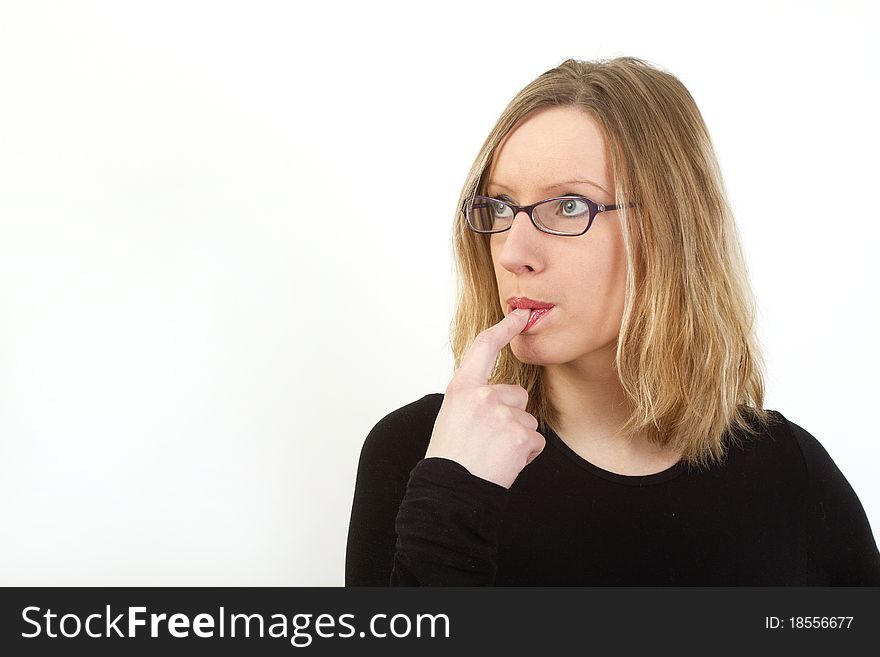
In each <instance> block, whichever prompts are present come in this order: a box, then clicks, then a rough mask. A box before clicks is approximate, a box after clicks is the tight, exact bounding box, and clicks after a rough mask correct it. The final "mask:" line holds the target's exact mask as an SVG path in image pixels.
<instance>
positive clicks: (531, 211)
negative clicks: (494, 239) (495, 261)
mask: <svg viewBox="0 0 880 657" xmlns="http://www.w3.org/2000/svg"><path fill="white" fill-rule="evenodd" d="M566 199H577V200H579V201H584V202H585V203H586V204H587V207H588V208H590V220H589V221H588V222H587V227H586V228H584V229H583V230H582V231H581V232H579V233H563V232H560V231H557V230H553V229H551V228H547V227H546V226H543V225H541V224H540V223H538V221H537V220H536V219H535V208H536V207H538V206H539V205H543V204H544V203H550V202H551V201H562V200H566ZM478 201H492V202H493V203H501V204H503V205H506V206H507V207H509V208H511V209H512V210H513V218H512V219H511V220H510V225H509V226H508V227H507V228H500V229H498V230H482V229H479V228H477V227H476V226H474V225H473V224H472V223H471V216H470V212H469V211H468V210H469V209H470V208H471V207H472V206H473V204H474V203H477V202H478ZM478 207H486V206H485V205H480V206H478ZM634 207H637V204H636V203H623V204H617V205H605V204H603V203H596V201H593V200H592V199H589V198H587V197H586V196H581V195H580V194H566V195H565V196H555V197H553V198H548V199H545V200H543V201H538V202H537V203H532V204H531V205H516V204H515V203H511V202H510V201H502V200H501V199H498V198H494V197H492V196H482V195H474V196H473V197H471V198H469V199H466V200H465V202H464V204H463V205H462V207H461V212H462V214H464V216H465V221H466V222H467V226H468V228H470V229H471V230H472V231H474V232H475V233H480V234H481V235H494V234H495V233H503V232H504V231H506V230H510V229H511V228H513V220H514V219H516V217H517V215H518V214H519V213H520V212H525V213H526V214H527V215H528V216H529V219H531V221H532V225H533V226H534V227H535V228H537V229H538V230H540V231H541V232H542V233H547V234H548V235H559V236H560V237H580V236H581V235H583V234H584V233H586V232H587V231H588V230H590V226H592V225H593V220H594V219H595V218H596V215H597V214H599V213H600V212H610V211H612V210H620V209H622V208H634Z"/></svg>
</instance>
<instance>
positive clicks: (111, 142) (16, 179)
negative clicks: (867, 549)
mask: <svg viewBox="0 0 880 657" xmlns="http://www.w3.org/2000/svg"><path fill="white" fill-rule="evenodd" d="M874 6H876V5H874ZM877 19H878V15H877V10H876V9H875V8H874V7H872V6H871V3H869V2H863V3H860V2H852V1H851V2H846V1H842V0H835V2H830V1H829V2H821V3H820V2H768V1H767V0H763V1H761V2H754V3H748V2H738V3H735V4H733V3H730V4H728V5H727V6H726V7H724V8H718V7H716V6H715V5H714V3H704V2H662V3H656V2H634V1H630V2H623V1H618V2H614V3H604V2H603V3H589V2H560V1H554V0H545V1H543V2H539V3H535V2H521V3H520V2H517V3H511V2H510V1H502V2H478V3H474V2H466V3H459V4H456V3H449V2H447V3H444V5H443V8H442V9H441V8H440V6H439V5H437V6H436V7H432V8H428V7H424V6H422V5H420V4H418V3H405V2H399V3H390V2H385V3H382V2H369V3H356V2H350V3H332V2H328V3H323V4H321V5H320V6H319V5H318V4H317V3H303V2H293V1H291V2H254V1H252V0H249V1H243V0H242V1H240V2H217V1H205V2H192V1H189V2H188V1H181V0H174V1H167V0H165V1H157V0H150V1H149V2H146V1H144V2H136V1H129V2H120V1H118V0H107V1H105V2H98V1H82V2H45V1H35V0H21V1H0V95H2V99H0V523H2V532H3V540H2V541H0V584H3V585H74V584H77V585H217V586H221V585H255V586H257V585H259V586H274V585H287V586H324V585H327V586H337V585H342V584H343V565H344V556H345V542H346V535H347V530H348V520H349V513H350V509H351V500H352V494H353V489H354V479H355V472H356V467H357V459H358V456H359V452H360V448H361V445H362V443H363V440H364V438H365V437H366V435H367V433H368V432H369V430H370V429H371V428H372V427H373V425H374V424H375V423H376V422H377V421H378V420H379V419H380V418H381V417H382V416H384V415H385V414H387V413H388V412H390V411H392V410H394V409H395V408H398V407H400V406H402V405H403V404H406V403H409V402H411V401H414V400H416V399H419V398H420V397H422V396H423V395H425V394H427V393H430V392H442V391H443V389H444V388H445V386H446V383H447V382H448V380H449V378H450V377H451V375H452V357H451V354H450V351H449V345H448V342H447V339H448V333H447V331H448V327H449V322H450V320H451V317H452V303H453V299H454V289H455V288H454V279H453V265H452V251H451V222H452V220H453V218H454V213H455V204H456V201H457V199H458V194H459V191H460V188H461V185H462V184H463V182H464V177H465V174H466V173H467V171H468V168H469V167H470V164H471V162H472V160H473V158H474V156H475V155H476V153H477V150H478V148H479V146H480V144H481V143H482V141H483V139H484V138H485V137H486V135H487V134H488V131H489V129H490V128H491V126H492V124H493V123H494V121H495V120H496V118H497V117H498V115H499V113H500V112H501V110H502V109H503V107H504V106H505V105H506V103H507V102H508V101H509V99H510V98H511V97H512V96H513V95H514V94H515V93H516V92H517V91H518V90H519V89H520V88H521V87H522V86H524V85H525V84H526V83H527V82H529V81H530V80H531V79H533V78H534V77H535V76H537V75H538V74H540V73H541V72H543V71H545V70H547V69H549V68H551V67H553V66H555V65H557V64H559V63H560V62H561V61H562V60H563V59H565V58H566V57H574V58H578V59H593V58H597V57H609V56H616V55H634V56H637V57H642V58H644V59H647V60H649V61H651V62H653V63H655V64H657V65H659V66H661V67H663V68H666V69H667V70H669V71H671V72H672V73H674V74H675V75H677V76H678V77H679V78H680V79H681V80H682V82H684V84H685V85H686V86H687V87H688V89H689V90H690V91H691V93H692V95H693V96H694V98H695V99H696V101H697V103H698V105H699V106H700V108H701V110H702V112H703V115H704V117H705V120H706V122H707V124H708V126H709V130H710V133H711V134H712V137H713V140H714V143H715V145H716V149H717V151H718V155H719V159H720V161H721V166H722V170H723V172H724V174H725V180H726V184H727V188H728V192H729V194H730V198H731V201H732V203H733V206H734V210H735V212H736V216H737V220H738V222H739V228H740V231H741V234H742V237H743V240H744V247H745V250H746V254H747V258H748V264H749V268H750V274H751V276H752V282H753V285H754V289H755V293H756V295H757V298H758V302H759V307H760V315H759V320H760V324H759V337H760V340H761V343H762V345H763V346H764V348H765V350H766V358H767V365H768V379H767V384H768V396H767V403H766V406H767V407H768V408H771V409H776V410H780V411H781V412H782V413H783V414H785V415H786V416H787V417H788V418H789V419H791V420H792V421H794V422H796V423H798V424H800V425H801V426H803V427H804V428H805V429H807V430H808V431H810V432H811V433H813V435H815V436H816V437H817V438H818V439H819V440H820V442H822V444H823V445H824V446H825V448H826V449H827V450H828V451H829V453H830V454H831V456H832V457H833V458H834V460H835V462H836V463H837V464H838V466H839V467H840V468H841V470H842V471H843V472H844V474H845V475H846V476H847V478H848V479H849V481H850V483H851V484H852V485H853V488H854V489H855V490H856V492H857V493H858V494H859V496H860V498H861V500H862V503H863V505H864V507H865V509H866V511H867V513H868V515H869V518H870V520H871V523H872V526H873V528H874V531H875V535H876V534H877V533H878V532H880V486H878V483H877V479H876V475H877V465H876V464H877V462H878V457H880V446H878V437H880V436H878V433H880V432H878V429H877V418H876V416H875V414H874V412H875V410H876V409H877V405H878V403H877V400H876V397H877V392H878V385H877V371H878V368H880V348H878V346H877V335H878V309H877V291H876V290H877V283H878V278H880V277H878V274H877V265H878V258H877V249H878V236H880V230H878V220H880V216H878V215H880V213H878V210H877V207H878V202H877V199H876V197H875V195H874V193H875V191H876V189H877V185H878V183H877V173H878V167H877V155H876V154H877V153H878V151H880V138H878V124H877V118H876V117H877V116H878V115H880V108H878V102H877V96H876V89H877V77H876V66H877V64H878V62H880V58H878V54H880V53H878V48H877V46H876V42H877V40H876V34H875V31H876V28H877V26H878V24H880V22H878V20H877ZM415 195H421V197H422V198H423V199H424V200H420V201H417V202H419V203H420V205H421V208H422V213H421V216H422V218H423V221H422V222H421V223H419V224H407V225H405V226H395V225H394V224H393V220H394V218H395V217H396V216H397V217H399V216H402V212H401V211H400V210H399V209H396V208H395V203H396V202H397V201H396V200H395V199H401V201H400V202H404V201H403V199H406V201H405V202H412V199H413V197H414V196H415ZM408 216H411V214H409V213H408Z"/></svg>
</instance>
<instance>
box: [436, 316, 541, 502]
mask: <svg viewBox="0 0 880 657" xmlns="http://www.w3.org/2000/svg"><path fill="white" fill-rule="evenodd" d="M529 314H530V311H529V310H528V309H517V310H514V311H513V312H511V313H510V314H508V315H507V317H505V318H504V319H502V320H501V321H500V322H498V323H497V324H495V325H494V326H491V327H489V328H487V329H486V330H485V331H483V332H482V333H480V334H479V335H478V336H477V337H476V338H475V339H474V342H473V344H472V345H471V346H470V348H469V349H468V350H467V352H466V353H465V355H464V357H463V358H462V360H461V364H460V365H459V368H458V370H457V371H456V372H455V375H454V376H453V377H452V381H450V382H449V385H448V386H447V387H446V395H445V397H444V398H443V405H442V406H441V407H440V412H439V413H438V415H437V420H436V421H435V423H434V431H433V433H432V434H431V441H430V442H429V443H428V451H427V452H426V454H425V458H430V457H432V456H439V457H443V458H447V459H450V460H452V461H456V462H457V463H459V464H461V465H463V466H464V467H465V468H466V469H467V470H468V471H469V472H470V473H471V474H473V475H476V476H477V477H481V478H483V479H486V480H488V481H491V482H494V483H496V484H498V485H500V486H504V487H505V488H510V486H511V485H512V484H513V482H514V480H515V479H516V478H517V476H518V475H519V473H520V472H521V471H522V469H523V468H525V467H526V466H527V465H528V464H529V463H531V462H532V460H533V459H534V458H535V457H536V456H538V454H540V453H541V452H542V451H543V449H544V445H545V444H546V440H545V439H544V436H542V435H541V434H540V433H538V432H537V428H538V420H536V419H535V417H534V416H532V415H531V414H529V413H526V410H525V408H526V403H527V402H528V400H529V394H528V392H527V391H526V389H525V388H523V387H522V386H517V385H504V384H496V385H488V381H489V377H490V376H491V375H492V370H493V368H494V367H495V362H496V360H497V359H498V354H499V352H500V351H501V349H502V348H503V347H504V345H506V344H507V343H509V342H510V341H511V340H513V338H515V337H516V336H517V335H518V334H519V333H520V332H521V331H522V330H523V329H524V328H525V326H526V323H527V322H528V319H529Z"/></svg>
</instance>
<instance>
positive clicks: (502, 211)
mask: <svg viewBox="0 0 880 657" xmlns="http://www.w3.org/2000/svg"><path fill="white" fill-rule="evenodd" d="M492 209H493V211H494V212H495V215H496V216H499V217H504V216H506V215H507V214H508V212H510V206H508V205H506V204H505V202H504V201H503V200H502V199H498V201H496V202H494V203H492Z"/></svg>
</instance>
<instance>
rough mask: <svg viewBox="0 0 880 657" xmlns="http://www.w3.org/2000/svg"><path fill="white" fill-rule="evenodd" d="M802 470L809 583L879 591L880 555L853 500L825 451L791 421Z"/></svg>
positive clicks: (854, 498) (857, 500)
mask: <svg viewBox="0 0 880 657" xmlns="http://www.w3.org/2000/svg"><path fill="white" fill-rule="evenodd" d="M789 424H790V426H791V428H792V432H793V433H794V435H795V437H796V438H797V441H798V443H799V444H800V447H801V450H802V451H803V454H804V459H805V461H806V467H807V491H806V498H805V507H804V531H805V537H804V540H805V545H806V548H807V549H806V552H807V568H808V579H809V581H810V583H811V584H815V585H819V586H880V553H878V551H877V543H876V541H875V540H874V535H873V533H872V531H871V525H870V523H869V522H868V517H867V515H866V514H865V510H864V508H863V507H862V504H861V502H860V501H859V498H858V496H857V495H856V493H855V491H854V490H853V488H852V486H851V485H850V483H849V481H847V479H846V477H844V475H843V473H842V472H841V471H840V469H839V468H838V467H837V465H836V464H835V463H834V461H833V460H832V459H831V456H830V455H829V454H828V452H827V451H826V450H825V448H824V447H823V446H822V445H821V443H819V441H818V440H816V438H815V437H813V436H812V435H811V434H810V433H809V432H807V431H806V430H805V429H803V428H802V427H800V426H798V425H797V424H795V423H793V422H791V421H790V420H789Z"/></svg>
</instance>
